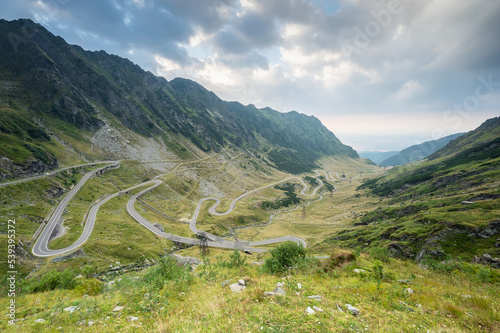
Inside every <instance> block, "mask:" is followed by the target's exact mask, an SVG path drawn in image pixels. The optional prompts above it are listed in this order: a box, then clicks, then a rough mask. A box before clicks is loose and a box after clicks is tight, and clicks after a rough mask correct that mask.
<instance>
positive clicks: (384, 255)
mask: <svg viewBox="0 0 500 333" xmlns="http://www.w3.org/2000/svg"><path fill="white" fill-rule="evenodd" d="M369 254H370V256H371V257H373V258H374V259H377V260H380V261H382V262H385V263H387V262H389V258H390V256H391V251H389V249H388V248H386V247H374V248H372V249H370V251H369Z"/></svg>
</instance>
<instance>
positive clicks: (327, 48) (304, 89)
mask: <svg viewBox="0 0 500 333" xmlns="http://www.w3.org/2000/svg"><path fill="white" fill-rule="evenodd" d="M0 13H1V14H0V16H1V17H2V18H5V19H16V18H21V17H27V18H31V19H33V20H35V21H37V22H39V23H41V24H42V25H44V26H45V27H46V28H47V29H49V30H50V31H52V32H53V33H54V34H56V35H60V36H62V37H63V38H65V39H66V41H68V42H69V43H72V44H78V45H80V46H82V47H83V48H85V49H89V50H101V49H103V50H105V51H107V52H108V53H113V54H118V55H120V56H122V57H127V58H129V59H131V60H132V61H134V62H136V63H137V64H139V65H140V66H142V67H143V68H144V69H146V70H150V71H152V72H153V73H156V74H158V75H162V76H164V77H165V78H167V79H169V80H170V79H173V78H174V77H176V76H181V77H186V78H190V79H193V80H196V81H197V82H199V83H200V84H202V85H204V86H205V87H206V88H207V89H209V90H212V91H214V92H215V93H216V94H217V95H218V96H219V97H221V98H223V99H226V100H237V101H240V102H242V103H244V104H249V103H252V104H255V105H256V106H258V107H264V106H270V107H272V108H274V109H276V110H279V111H282V112H286V111H290V110H297V111H299V112H302V113H306V114H310V115H314V116H316V117H317V118H319V119H320V120H322V122H323V123H324V124H325V125H326V126H327V127H328V128H329V129H330V130H331V131H332V132H334V133H335V134H336V135H337V136H338V137H339V138H340V139H341V140H342V141H343V142H344V143H347V144H351V145H352V146H353V147H354V148H355V149H357V150H398V149H402V148H405V147H407V146H409V145H412V144H415V143H418V142H422V141H426V140H430V139H435V138H438V137H441V136H444V135H448V134H452V133H456V132H462V131H468V130H471V129H474V128H475V127H477V126H478V125H479V124H480V123H482V122H483V121H484V120H486V119H487V118H491V117H494V116H498V115H500V43H499V42H498V35H499V33H500V20H499V19H498V17H500V1H493V0H464V1H456V0H411V1H410V0H400V1H397V0H334V1H327V0H309V1H308V0H234V1H233V0H203V1H201V0H161V1H160V0H157V1H153V0H114V1H107V0H87V1H77V0H37V1H35V0H22V1H11V2H5V1H4V2H2V4H1V5H0Z"/></svg>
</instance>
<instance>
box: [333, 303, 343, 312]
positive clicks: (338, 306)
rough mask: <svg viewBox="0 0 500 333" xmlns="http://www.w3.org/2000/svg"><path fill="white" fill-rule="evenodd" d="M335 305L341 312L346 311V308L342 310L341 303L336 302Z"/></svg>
mask: <svg viewBox="0 0 500 333" xmlns="http://www.w3.org/2000/svg"><path fill="white" fill-rule="evenodd" d="M335 305H336V306H337V310H339V311H340V312H344V310H342V308H341V307H340V305H339V304H338V303H335Z"/></svg>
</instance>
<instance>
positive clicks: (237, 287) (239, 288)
mask: <svg viewBox="0 0 500 333" xmlns="http://www.w3.org/2000/svg"><path fill="white" fill-rule="evenodd" d="M229 289H231V291H232V292H233V293H240V292H242V291H243V290H245V289H246V287H245V286H242V285H240V284H239V283H233V284H231V285H230V286H229Z"/></svg>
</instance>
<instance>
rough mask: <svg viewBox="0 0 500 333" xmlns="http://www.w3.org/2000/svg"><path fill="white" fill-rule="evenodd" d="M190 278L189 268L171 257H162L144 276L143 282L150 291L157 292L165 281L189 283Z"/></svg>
mask: <svg viewBox="0 0 500 333" xmlns="http://www.w3.org/2000/svg"><path fill="white" fill-rule="evenodd" d="M191 278H192V274H191V271H190V267H189V266H184V265H181V264H178V263H177V261H175V259H173V258H171V257H162V258H161V259H160V262H159V263H158V264H157V265H156V266H154V267H153V268H152V269H151V270H150V271H149V272H148V273H147V274H146V275H144V282H146V283H147V284H148V285H149V286H150V287H151V288H152V289H156V290H158V289H161V288H162V287H163V285H164V283H165V281H172V280H176V281H177V280H183V281H190V280H191Z"/></svg>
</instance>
